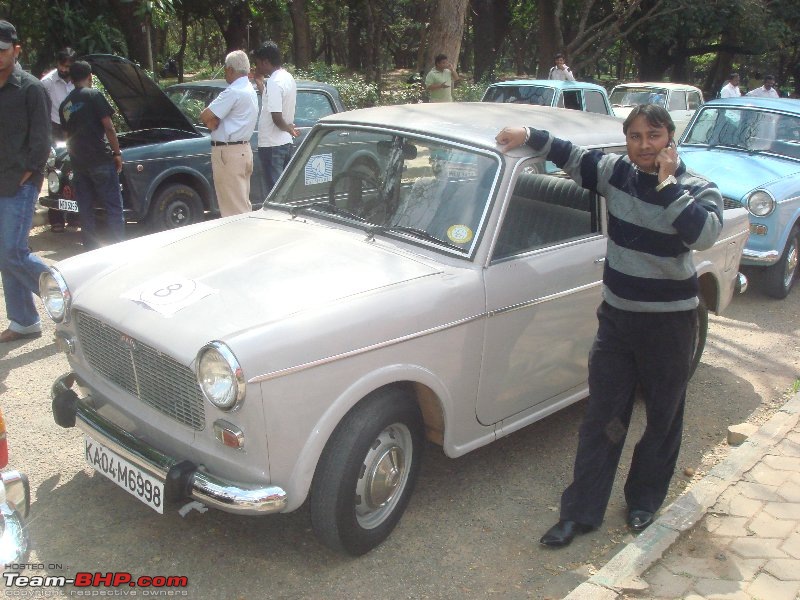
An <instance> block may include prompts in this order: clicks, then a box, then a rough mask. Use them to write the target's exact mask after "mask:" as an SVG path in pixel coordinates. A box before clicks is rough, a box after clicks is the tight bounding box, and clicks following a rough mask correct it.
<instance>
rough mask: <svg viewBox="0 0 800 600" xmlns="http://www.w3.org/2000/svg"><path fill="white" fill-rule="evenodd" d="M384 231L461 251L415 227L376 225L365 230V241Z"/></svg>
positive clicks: (459, 248) (457, 247)
mask: <svg viewBox="0 0 800 600" xmlns="http://www.w3.org/2000/svg"><path fill="white" fill-rule="evenodd" d="M386 231H398V232H400V233H406V234H408V235H411V236H414V237H418V238H421V239H423V240H426V241H428V242H433V243H434V244H438V245H439V246H444V247H446V248H455V249H456V250H463V248H461V247H460V246H456V245H455V244H451V243H450V242H447V241H445V240H442V239H439V238H438V237H436V236H435V235H432V234H430V233H428V232H427V231H425V230H424V229H418V228H416V227H403V226H402V225H376V226H375V227H370V228H369V229H367V239H373V238H374V237H375V235H376V234H378V233H384V232H386Z"/></svg>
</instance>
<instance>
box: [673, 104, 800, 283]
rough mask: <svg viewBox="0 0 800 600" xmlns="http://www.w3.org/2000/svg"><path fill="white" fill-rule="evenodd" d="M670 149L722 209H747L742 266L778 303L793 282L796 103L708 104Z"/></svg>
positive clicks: (799, 187) (797, 235)
mask: <svg viewBox="0 0 800 600" xmlns="http://www.w3.org/2000/svg"><path fill="white" fill-rule="evenodd" d="M678 151H679V152H680V156H681V159H682V160H683V161H684V162H685V163H686V165H687V166H688V167H689V168H690V169H694V170H695V171H697V172H698V173H701V174H702V175H704V176H706V177H708V178H709V179H711V180H712V181H714V182H715V183H716V184H717V185H718V186H719V188H720V190H721V191H722V195H723V197H724V199H725V205H726V208H727V207H730V206H734V205H743V206H744V207H745V208H747V210H748V212H749V214H750V238H749V239H748V241H747V245H746V246H745V249H744V252H743V254H742V265H745V266H751V267H758V268H759V270H760V271H762V273H761V275H762V277H761V284H762V286H763V289H764V291H765V292H766V293H767V294H769V295H770V296H773V297H775V298H785V297H786V296H787V295H788V294H789V291H790V290H791V288H792V285H793V284H794V282H795V281H796V280H797V258H798V246H799V245H800V102H799V101H797V100H790V99H781V98H749V97H743V98H724V99H723V98H720V99H716V100H711V101H710V102H708V103H706V104H705V105H703V107H702V108H701V109H700V110H699V111H698V112H697V114H696V115H695V117H694V119H692V121H691V123H689V126H688V127H687V128H686V131H685V133H684V135H683V137H682V138H681V141H680V144H679V146H678Z"/></svg>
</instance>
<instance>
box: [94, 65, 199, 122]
mask: <svg viewBox="0 0 800 600" xmlns="http://www.w3.org/2000/svg"><path fill="white" fill-rule="evenodd" d="M84 60H86V61H87V62H88V63H89V64H91V65H92V72H93V73H94V74H95V76H97V78H98V79H99V80H100V83H102V84H103V87H104V88H105V89H106V92H108V95H109V96H111V99H112V100H113V101H114V103H115V104H116V105H117V108H119V112H120V114H121V115H122V118H123V119H124V120H125V122H126V123H127V124H128V127H130V129H131V131H138V130H142V129H178V130H181V131H188V132H191V133H195V134H196V133H197V129H195V127H194V125H192V123H191V122H190V121H189V119H187V118H186V115H184V114H183V113H182V112H181V111H180V110H179V109H178V107H177V106H175V104H174V103H173V102H172V101H171V100H170V99H169V98H168V97H167V95H166V94H165V93H164V92H163V91H162V90H161V88H160V87H158V85H156V83H155V82H154V81H153V80H152V79H150V77H148V76H147V74H146V73H145V72H144V71H143V70H142V69H140V68H139V67H138V66H137V65H135V64H134V63H132V62H131V61H129V60H128V59H127V58H121V57H119V56H112V55H110V54H90V55H89V56H86V57H84Z"/></svg>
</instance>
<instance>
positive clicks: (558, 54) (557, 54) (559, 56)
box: [553, 52, 566, 62]
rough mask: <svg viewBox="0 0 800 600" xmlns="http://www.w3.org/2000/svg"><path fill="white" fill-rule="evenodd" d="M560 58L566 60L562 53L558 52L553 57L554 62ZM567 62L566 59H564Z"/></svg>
mask: <svg viewBox="0 0 800 600" xmlns="http://www.w3.org/2000/svg"><path fill="white" fill-rule="evenodd" d="M559 58H564V55H563V54H561V52H557V53H556V55H555V56H554V57H553V62H556V61H557V60H558V59H559ZM564 60H566V59H564Z"/></svg>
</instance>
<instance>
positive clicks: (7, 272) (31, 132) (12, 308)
mask: <svg viewBox="0 0 800 600" xmlns="http://www.w3.org/2000/svg"><path fill="white" fill-rule="evenodd" d="M19 53H20V46H19V44H18V39H17V30H16V29H15V28H14V26H13V25H12V24H11V23H9V22H8V21H0V140H2V143H0V274H2V280H3V294H4V295H5V300H6V313H7V315H8V320H9V325H8V328H7V329H6V330H5V331H3V332H2V333H0V343H8V342H15V341H17V340H22V339H27V338H37V337H41V335H42V326H41V323H40V321H39V314H38V313H37V312H36V305H35V304H34V303H33V294H34V293H38V291H39V275H40V274H41V273H43V272H45V271H47V267H46V266H45V264H44V263H43V262H42V261H41V260H39V258H38V257H37V256H36V255H34V254H31V251H30V249H29V248H28V233H29V232H30V229H31V225H32V222H33V211H34V206H35V205H36V198H37V196H38V194H39V190H40V189H41V187H42V181H43V179H44V165H45V163H46V162H47V156H48V155H49V153H50V125H49V123H50V105H49V102H48V98H47V92H45V89H44V86H42V84H41V82H40V81H39V80H38V79H36V77H34V76H33V75H31V74H30V73H26V72H25V71H23V70H22V68H20V66H19V65H18V64H17V57H18V56H19Z"/></svg>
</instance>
